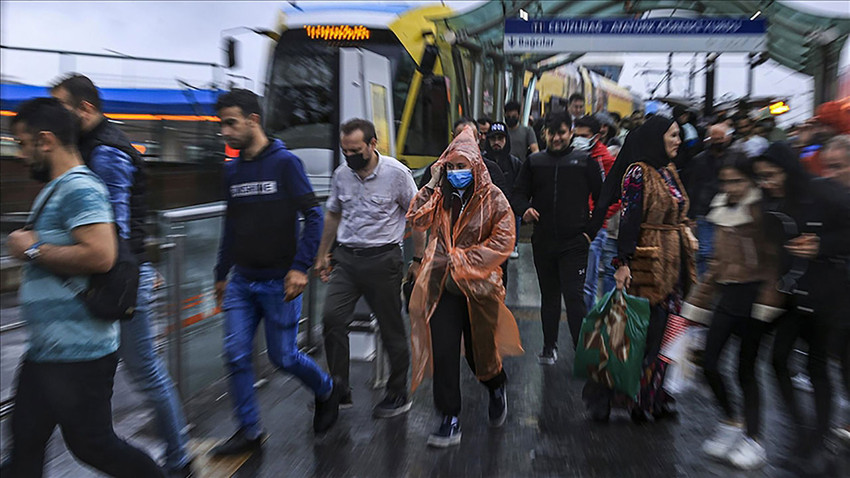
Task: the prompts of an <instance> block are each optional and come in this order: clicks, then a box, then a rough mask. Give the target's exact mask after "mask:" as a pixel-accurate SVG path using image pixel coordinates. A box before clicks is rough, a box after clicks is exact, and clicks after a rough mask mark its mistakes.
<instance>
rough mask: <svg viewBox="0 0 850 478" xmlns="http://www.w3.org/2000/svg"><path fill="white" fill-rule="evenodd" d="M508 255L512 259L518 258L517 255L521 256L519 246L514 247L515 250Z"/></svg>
mask: <svg viewBox="0 0 850 478" xmlns="http://www.w3.org/2000/svg"><path fill="white" fill-rule="evenodd" d="M508 257H510V258H511V259H516V258H517V257H519V247H514V251H513V252H511V255H510V256H508Z"/></svg>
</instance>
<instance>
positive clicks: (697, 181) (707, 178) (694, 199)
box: [683, 148, 730, 219]
mask: <svg viewBox="0 0 850 478" xmlns="http://www.w3.org/2000/svg"><path fill="white" fill-rule="evenodd" d="M729 155H730V153H729V149H728V148H727V149H726V150H725V151H724V152H723V154H721V155H720V156H715V155H714V153H712V152H711V150H710V149H706V150H705V151H703V152H701V153H699V154H698V155H696V156H694V158H693V159H692V160H691V162H690V164H691V166H690V171H689V174H688V176H689V179H688V182H684V181H683V184H684V185H685V191H687V193H688V197H689V198H690V200H691V206H690V209H688V217H689V218H691V219H695V218H697V217H699V216H705V215H707V214H708V211H709V210H710V209H711V200H712V199H714V196H716V195H717V193H718V192H720V184H719V183H718V182H717V175H718V174H719V173H720V166H722V165H723V162H724V161H725V160H726V158H727V157H729Z"/></svg>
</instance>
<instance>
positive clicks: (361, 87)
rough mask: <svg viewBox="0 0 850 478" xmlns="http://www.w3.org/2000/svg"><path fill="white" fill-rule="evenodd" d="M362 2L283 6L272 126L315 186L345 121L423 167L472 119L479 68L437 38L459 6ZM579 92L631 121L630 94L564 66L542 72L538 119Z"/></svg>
mask: <svg viewBox="0 0 850 478" xmlns="http://www.w3.org/2000/svg"><path fill="white" fill-rule="evenodd" d="M358 3H359V2H358ZM358 3H355V2H339V3H336V4H333V5H332V6H329V5H327V4H313V3H311V2H298V3H297V6H293V5H284V6H283V7H282V11H281V20H280V39H279V40H278V42H277V44H276V45H275V46H274V48H273V51H272V53H271V55H270V61H269V66H268V71H267V78H266V88H265V92H264V102H265V104H264V111H265V112H266V118H265V128H266V130H267V131H268V132H269V134H271V135H272V136H274V137H277V138H280V139H281V140H283V141H284V142H285V143H286V144H287V146H288V147H289V148H290V149H291V150H293V152H295V154H297V155H298V156H299V157H300V158H301V159H302V160H303V161H304V163H305V167H306V169H307V172H308V174H311V176H312V178H313V180H314V182H317V181H315V180H316V178H317V176H320V175H322V174H324V175H325V176H326V177H329V175H330V173H331V171H332V168H333V165H334V164H339V161H340V156H339V155H340V153H339V144H338V143H339V133H338V132H339V125H340V123H341V122H344V121H346V120H348V119H351V118H355V117H362V118H367V119H369V120H371V121H372V122H373V123H375V126H376V130H377V134H378V145H379V148H378V149H379V151H381V152H382V153H384V154H389V155H391V156H394V157H396V158H398V159H399V160H401V161H402V162H404V163H406V164H407V165H408V166H409V167H410V168H413V169H419V168H423V167H425V166H427V165H428V164H430V163H431V162H432V161H434V160H435V159H436V158H437V157H439V156H440V154H441V153H442V152H443V150H444V149H445V148H446V146H447V145H448V142H449V140H450V134H451V132H450V128H451V123H452V122H453V121H454V120H456V119H457V118H459V117H460V116H463V115H469V114H470V113H471V109H469V108H467V110H466V111H465V107H466V106H467V105H464V104H462V103H463V102H464V101H467V102H469V100H468V99H467V100H464V99H465V98H469V96H470V94H471V92H472V91H474V88H473V85H472V84H471V83H469V80H470V79H471V78H473V76H474V75H473V74H472V72H473V63H472V61H471V59H470V58H469V57H468V56H467V54H466V53H465V52H461V51H458V50H459V49H453V48H451V46H450V45H448V44H447V43H445V41H444V40H443V39H440V38H437V37H436V27H435V24H436V22H438V21H440V20H441V19H444V18H447V17H450V16H452V15H454V14H455V12H454V11H453V10H452V8H450V7H448V6H445V5H441V4H436V3H425V4H422V3H418V4H417V3H415V2H406V3H404V2H403V3H398V4H393V3H388V2H375V3H374V4H368V3H366V4H364V3H359V4H358ZM426 45H435V46H434V47H431V46H429V47H428V48H427V49H426ZM435 48H436V50H437V52H436V58H433V56H432V57H431V59H432V60H433V61H434V65H433V69H430V68H427V67H426V68H427V69H429V70H431V73H433V74H430V75H425V76H422V75H419V74H418V73H417V68H418V66H419V63H420V61H421V60H422V58H423V55H424V56H426V57H427V56H428V53H433V52H434V49H435ZM426 50H427V52H426ZM452 50H454V51H452ZM426 63H427V61H426ZM488 68H489V70H488ZM493 68H494V66H493V63H492V62H488V61H486V60H485V63H484V74H483V78H484V85H483V109H482V110H483V113H484V115H486V116H490V117H494V118H495V117H501V114H497V113H496V112H494V111H493V107H494V104H498V102H496V101H494V99H493V92H494V91H495V90H496V88H495V85H494V83H495V78H496V74H495V72H494V70H493ZM527 87H528V82H527V81H526V89H527ZM461 88H462V89H463V91H461V90H460V89H461ZM576 91H578V92H582V93H583V94H584V96H585V98H586V104H587V105H586V106H587V112H588V113H590V112H594V111H598V110H600V109H605V108H608V109H610V110H612V111H616V112H618V113H620V114H621V115H628V114H630V113H631V112H632V109H633V107H634V104H635V100H634V98H633V97H632V95H631V93H629V92H628V90H625V89H624V88H621V87H619V86H617V84H616V83H614V82H612V81H610V80H607V79H606V78H604V77H602V76H600V75H597V74H596V73H593V72H590V71H588V70H587V69H585V68H583V67H576V66H573V65H567V66H563V67H559V68H557V69H554V70H552V71H548V72H546V73H544V74H543V75H542V77H541V78H540V81H538V82H537V86H536V87H535V95H534V96H535V98H536V99H537V100H538V103H540V104H539V105H538V106H537V108H536V114H535V116H538V115H542V114H545V113H548V112H550V111H559V110H563V109H564V108H565V106H566V104H565V103H566V98H568V97H569V94H570V93H573V92H576ZM314 185H315V186H317V188H318V189H321V186H322V185H321V184H314Z"/></svg>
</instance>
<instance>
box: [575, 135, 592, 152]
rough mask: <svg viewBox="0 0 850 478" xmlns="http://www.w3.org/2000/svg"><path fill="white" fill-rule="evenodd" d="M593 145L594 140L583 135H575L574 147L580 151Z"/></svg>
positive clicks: (586, 149)
mask: <svg viewBox="0 0 850 478" xmlns="http://www.w3.org/2000/svg"><path fill="white" fill-rule="evenodd" d="M591 146H593V141H592V140H591V139H590V138H584V137H582V136H573V149H576V150H578V151H588V150H590V148H591Z"/></svg>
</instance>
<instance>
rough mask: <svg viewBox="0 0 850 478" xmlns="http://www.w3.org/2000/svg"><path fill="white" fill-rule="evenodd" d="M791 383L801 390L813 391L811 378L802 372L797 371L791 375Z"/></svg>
mask: <svg viewBox="0 0 850 478" xmlns="http://www.w3.org/2000/svg"><path fill="white" fill-rule="evenodd" d="M791 384H792V385H794V388H796V389H797V390H801V391H803V392H808V393H812V392H814V391H815V387H813V386H812V379H810V378H809V376H808V375H806V374H804V373H798V374H797V375H794V376H793V377H791Z"/></svg>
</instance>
